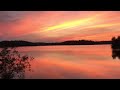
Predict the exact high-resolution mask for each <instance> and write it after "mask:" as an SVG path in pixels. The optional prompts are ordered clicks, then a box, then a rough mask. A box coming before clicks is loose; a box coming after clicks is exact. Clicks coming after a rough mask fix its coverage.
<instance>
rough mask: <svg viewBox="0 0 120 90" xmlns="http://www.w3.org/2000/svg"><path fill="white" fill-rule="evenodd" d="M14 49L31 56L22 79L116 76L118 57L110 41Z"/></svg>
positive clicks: (118, 72) (119, 66) (118, 67)
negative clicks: (114, 56)
mask: <svg viewBox="0 0 120 90" xmlns="http://www.w3.org/2000/svg"><path fill="white" fill-rule="evenodd" d="M17 50H18V51H19V52H21V53H23V54H27V55H29V56H32V57H34V58H35V59H34V60H32V61H31V62H30V64H31V69H32V71H30V72H29V71H27V70H26V72H25V79H100V78H102V79H103V78H106V79H107V78H120V59H118V58H116V59H113V57H112V49H111V46H110V45H94V46H91V45H86V46H37V47H20V48H17Z"/></svg>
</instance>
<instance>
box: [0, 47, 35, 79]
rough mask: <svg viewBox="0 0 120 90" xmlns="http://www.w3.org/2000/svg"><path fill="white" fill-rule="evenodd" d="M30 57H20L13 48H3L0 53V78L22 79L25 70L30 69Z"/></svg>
mask: <svg viewBox="0 0 120 90" xmlns="http://www.w3.org/2000/svg"><path fill="white" fill-rule="evenodd" d="M30 60H33V58H32V57H28V56H27V55H21V54H20V53H19V52H18V51H17V50H16V49H15V48H3V49H2V50H1V52H0V78H1V79H20V78H22V79H23V78H24V72H25V69H27V68H28V69H29V70H31V69H30V67H31V65H30V63H29V61H30Z"/></svg>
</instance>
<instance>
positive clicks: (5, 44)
mask: <svg viewBox="0 0 120 90" xmlns="http://www.w3.org/2000/svg"><path fill="white" fill-rule="evenodd" d="M96 44H111V41H91V40H71V41H64V42H57V43H45V42H28V41H22V40H21V41H1V42H0V47H19V46H47V45H96Z"/></svg>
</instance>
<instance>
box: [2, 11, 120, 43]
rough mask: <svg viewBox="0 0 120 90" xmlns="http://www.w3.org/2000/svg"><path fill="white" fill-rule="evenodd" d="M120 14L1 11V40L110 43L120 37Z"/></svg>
mask: <svg viewBox="0 0 120 90" xmlns="http://www.w3.org/2000/svg"><path fill="white" fill-rule="evenodd" d="M119 16H120V12H119V11H0V38H1V39H0V40H28V41H45V42H54V41H65V40H73V39H74V40H80V39H89V40H110V39H111V38H112V37H113V36H118V35H120V30H119V28H120V17H119Z"/></svg>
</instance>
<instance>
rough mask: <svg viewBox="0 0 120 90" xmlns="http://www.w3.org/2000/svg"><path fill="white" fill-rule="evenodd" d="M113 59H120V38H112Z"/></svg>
mask: <svg viewBox="0 0 120 90" xmlns="http://www.w3.org/2000/svg"><path fill="white" fill-rule="evenodd" d="M111 48H112V57H113V59H116V58H118V59H120V36H118V37H117V38H116V37H113V38H112V45H111Z"/></svg>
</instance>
